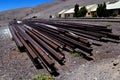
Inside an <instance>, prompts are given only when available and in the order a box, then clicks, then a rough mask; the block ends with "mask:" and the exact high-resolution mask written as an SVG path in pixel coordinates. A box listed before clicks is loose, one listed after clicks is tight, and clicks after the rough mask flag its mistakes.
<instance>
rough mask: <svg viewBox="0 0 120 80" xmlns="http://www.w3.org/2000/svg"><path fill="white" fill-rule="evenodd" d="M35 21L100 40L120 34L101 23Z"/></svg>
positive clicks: (116, 36)
mask: <svg viewBox="0 0 120 80" xmlns="http://www.w3.org/2000/svg"><path fill="white" fill-rule="evenodd" d="M33 22H35V23H45V24H49V25H53V26H56V27H59V28H63V29H67V30H70V31H72V32H73V33H75V34H77V35H79V36H82V37H85V38H90V39H95V40H100V41H105V40H106V41H109V39H110V40H111V39H112V40H113V41H114V40H119V39H120V36H119V35H115V34H113V33H112V29H110V28H108V27H106V26H99V25H89V24H81V23H74V22H60V21H59V22H58V21H49V20H45V21H44V20H35V21H33Z"/></svg>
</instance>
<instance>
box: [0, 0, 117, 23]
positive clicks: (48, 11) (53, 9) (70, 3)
mask: <svg viewBox="0 0 120 80" xmlns="http://www.w3.org/2000/svg"><path fill="white" fill-rule="evenodd" d="M108 1H115V0H56V1H54V2H51V3H46V4H43V5H38V6H36V7H28V8H20V9H14V10H8V11H4V12H0V20H2V21H3V20H5V21H8V20H12V19H14V18H17V19H23V18H24V17H26V16H30V17H31V16H34V15H36V16H38V17H39V18H48V17H49V15H55V14H57V13H58V12H59V11H61V10H63V9H69V8H71V7H74V5H75V4H76V3H77V4H79V5H80V6H84V5H90V4H94V3H97V4H98V3H103V2H108Z"/></svg>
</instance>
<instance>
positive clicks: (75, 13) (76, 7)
mask: <svg viewBox="0 0 120 80" xmlns="http://www.w3.org/2000/svg"><path fill="white" fill-rule="evenodd" d="M78 11H79V5H78V4H76V5H75V9H74V17H78Z"/></svg>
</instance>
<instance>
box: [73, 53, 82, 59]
mask: <svg viewBox="0 0 120 80" xmlns="http://www.w3.org/2000/svg"><path fill="white" fill-rule="evenodd" d="M71 54H72V56H74V57H81V58H83V55H82V54H80V53H78V52H72V53H71Z"/></svg>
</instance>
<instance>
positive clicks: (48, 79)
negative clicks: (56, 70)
mask: <svg viewBox="0 0 120 80" xmlns="http://www.w3.org/2000/svg"><path fill="white" fill-rule="evenodd" d="M53 78H54V77H53V76H51V75H46V74H41V75H37V76H36V77H35V80H53Z"/></svg>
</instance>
